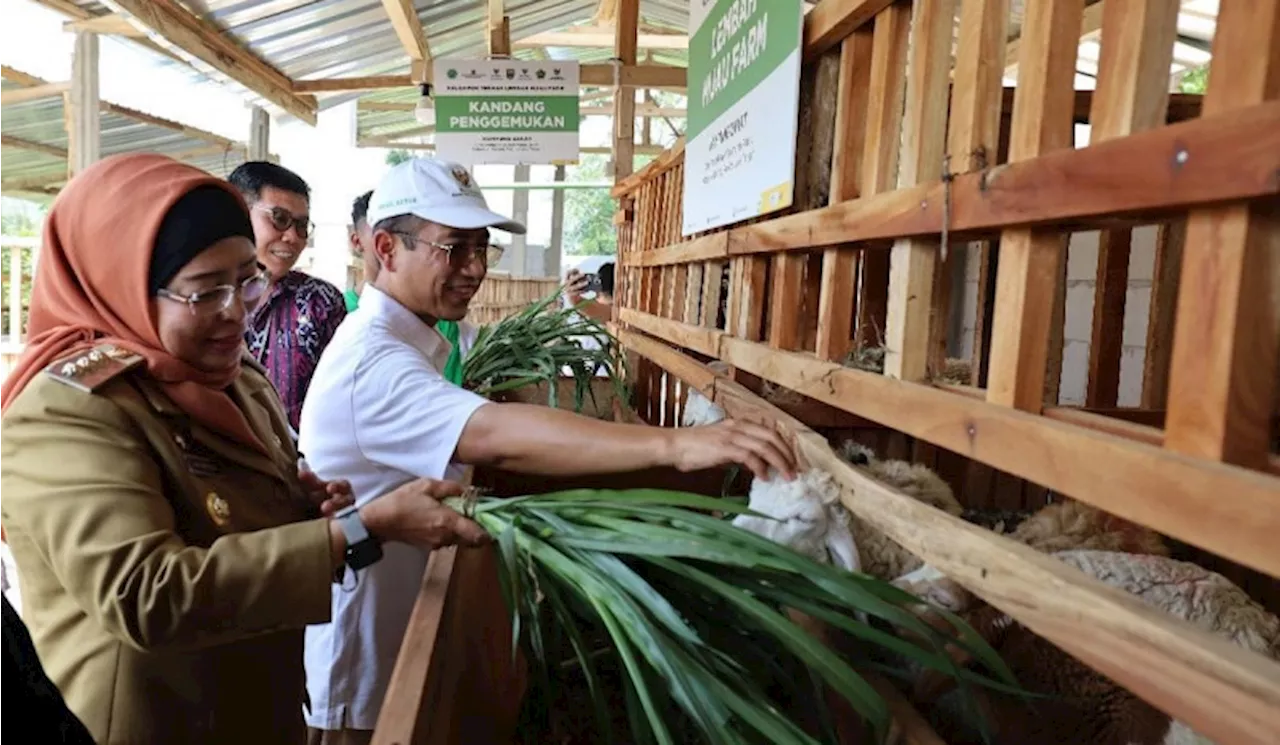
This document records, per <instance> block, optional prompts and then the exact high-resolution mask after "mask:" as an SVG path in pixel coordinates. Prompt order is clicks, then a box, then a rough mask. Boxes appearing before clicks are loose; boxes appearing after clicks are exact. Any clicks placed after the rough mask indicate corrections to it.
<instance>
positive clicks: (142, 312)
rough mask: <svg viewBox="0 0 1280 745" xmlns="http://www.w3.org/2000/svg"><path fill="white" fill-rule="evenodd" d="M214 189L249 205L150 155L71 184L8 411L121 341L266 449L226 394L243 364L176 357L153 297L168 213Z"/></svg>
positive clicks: (183, 403) (244, 438)
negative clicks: (221, 365) (152, 275)
mask: <svg viewBox="0 0 1280 745" xmlns="http://www.w3.org/2000/svg"><path fill="white" fill-rule="evenodd" d="M210 185H211V186H216V187H219V188H222V189H225V190H227V191H228V192H230V193H232V194H235V196H236V199H238V200H241V203H242V204H243V200H242V199H241V197H240V195H239V194H237V193H236V191H235V189H234V188H233V187H232V186H231V185H230V184H228V183H227V182H225V181H222V180H221V179H218V178H215V177H213V176H210V175H209V174H207V173H205V172H204V171H201V170H200V169H198V168H194V167H192V166H188V165H185V164H182V163H179V162H178V161H176V160H173V159H171V158H168V157H165V156H163V155H156V154H151V153H145V154H127V155H116V156H112V157H109V158H106V159H103V160H101V161H98V162H97V163H95V164H93V165H92V166H90V167H89V168H86V169H85V170H84V171H83V172H81V173H80V174H79V175H78V176H76V177H75V178H74V179H72V180H71V182H70V183H68V184H67V186H66V187H65V188H64V189H63V190H62V192H61V193H60V194H59V195H58V198H57V199H56V200H54V203H53V209H51V210H50V211H49V216H48V218H47V219H46V220H45V224H44V238H43V241H42V243H41V247H40V259H39V263H38V264H37V266H38V268H37V270H36V276H35V284H34V286H33V287H32V290H31V311H30V318H29V320H28V330H27V339H28V341H27V348H26V350H25V351H24V352H23V354H22V357H21V358H20V359H19V360H18V363H17V366H16V367H15V368H14V370H13V372H12V373H10V375H9V377H8V379H7V380H5V382H4V390H3V392H2V395H0V406H2V407H3V408H4V409H8V408H9V404H10V403H11V402H12V401H13V400H14V399H15V398H17V396H18V394H19V393H21V392H22V389H23V388H24V387H26V385H27V383H29V382H31V380H32V378H34V377H35V376H36V375H38V374H40V372H41V371H42V370H44V369H45V368H46V367H48V366H49V365H50V364H52V363H53V362H54V361H55V360H58V359H59V358H62V357H65V356H68V355H71V354H75V353H77V352H80V351H84V350H87V349H90V348H92V347H93V346H95V345H98V344H103V343H112V344H115V345H116V346H118V347H121V348H123V349H128V350H130V351H132V352H136V353H137V354H140V355H142V356H143V357H144V358H145V359H146V365H147V372H148V373H149V374H150V375H151V377H152V378H154V379H155V380H157V381H159V382H160V383H161V384H162V385H163V387H164V390H165V392H166V393H167V394H168V396H169V397H170V398H171V399H173V401H174V403H176V404H177V405H178V406H179V407H181V408H182V410H183V411H185V412H186V413H187V414H188V415H189V416H190V417H191V418H192V419H194V420H196V421H198V422H199V423H201V424H203V425H205V426H207V427H209V428H210V429H213V430H216V431H218V432H219V433H221V434H223V435H226V436H227V437H230V438H232V439H234V440H237V441H239V442H242V443H244V444H246V445H249V446H250V447H253V448H255V449H257V450H259V451H261V452H264V453H265V452H267V451H266V449H265V447H264V446H263V444H262V442H261V440H260V438H259V437H258V436H257V435H255V434H254V432H253V429H252V428H250V426H249V423H248V420H247V419H246V418H245V416H244V413H243V412H241V410H240V408H239V407H238V406H236V404H235V402H234V401H232V400H231V397H230V396H229V395H227V393H226V390H225V389H226V388H227V387H228V386H229V385H231V383H232V382H233V381H235V379H236V378H237V377H238V376H239V375H240V362H239V360H237V361H236V363H235V364H234V365H233V366H231V367H228V368H227V369H225V370H219V371H217V372H205V371H202V370H197V369H195V368H194V367H192V366H190V365H188V364H187V363H185V362H183V361H182V360H180V359H178V358H176V357H174V356H172V355H170V354H169V353H168V352H167V351H165V349H164V346H163V345H162V344H161V342H160V337H159V334H158V332H157V331H156V319H155V317H154V316H153V314H152V305H151V298H150V295H149V293H148V291H147V278H148V273H149V272H150V269H151V253H152V250H153V249H154V247H155V240H156V235H157V233H158V232H159V230H160V224H161V221H163V220H164V217H165V214H166V213H168V211H169V209H170V208H171V207H172V206H173V205H174V203H175V202H177V201H178V199H180V198H181V197H182V196H183V195H185V194H186V193H187V192H189V191H191V190H192V189H195V188H196V187H198V186H210ZM246 212H247V208H246Z"/></svg>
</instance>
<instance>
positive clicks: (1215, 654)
mask: <svg viewBox="0 0 1280 745" xmlns="http://www.w3.org/2000/svg"><path fill="white" fill-rule="evenodd" d="M638 336H641V335H639V334H628V335H627V336H626V338H625V339H623V345H624V346H625V347H627V348H628V349H633V350H634V351H637V352H638V353H640V354H641V355H642V356H645V357H646V358H648V359H652V360H654V361H655V362H656V363H657V364H658V365H659V366H661V367H663V368H665V369H667V370H669V371H671V372H672V374H674V375H677V376H678V377H680V378H681V379H682V380H686V381H689V380H692V381H695V382H694V383H692V385H694V386H695V387H699V386H700V387H701V389H703V390H705V389H707V388H710V389H711V397H712V398H713V400H714V401H715V402H716V403H717V404H719V405H721V406H722V407H724V409H725V410H726V412H727V413H728V414H729V416H731V417H733V418H737V419H746V420H749V421H755V422H757V423H761V424H765V425H766V426H769V425H771V426H774V427H776V428H778V429H779V431H780V432H781V433H782V434H783V435H784V436H785V437H786V439H787V440H788V441H789V442H791V443H792V445H793V447H794V448H795V450H796V451H797V455H798V456H799V457H800V459H801V460H802V461H803V462H805V463H806V464H807V465H808V466H810V467H814V468H820V469H822V470H824V471H826V472H827V473H830V474H831V475H832V476H834V477H835V479H836V481H837V482H838V483H839V484H840V485H841V494H840V497H841V501H842V502H843V503H844V505H845V506H846V507H847V508H848V509H849V510H850V511H851V512H853V513H854V514H855V515H857V516H858V517H859V518H861V519H863V520H865V521H867V522H868V524H870V525H873V526H874V527H875V528H877V529H878V530H880V531H882V532H883V533H884V534H885V535H886V536H888V537H889V538H890V539H891V540H893V541H895V542H897V543H899V544H900V545H902V546H903V547H904V548H906V549H907V550H909V551H911V552H912V553H913V554H915V555H917V556H919V557H921V558H922V559H923V560H924V561H925V562H927V563H928V564H929V565H931V566H933V567H935V568H937V569H939V570H941V571H942V572H944V573H945V574H947V575H948V576H949V577H951V578H952V579H954V580H956V581H958V582H960V583H961V584H963V585H964V586H965V587H966V588H968V589H969V590H971V591H973V592H975V593H977V594H978V595H979V596H980V597H982V598H983V599H984V600H985V601H987V602H988V603H991V604H992V605H994V606H995V607H997V608H999V609H1000V610H1002V611H1004V612H1005V613H1007V614H1009V616H1011V617H1012V618H1013V619H1015V620H1017V621H1018V622H1020V623H1022V624H1024V625H1026V626H1027V627H1028V628H1030V629H1031V630H1032V631H1034V632H1035V633H1037V634H1039V635H1041V636H1043V637H1045V638H1046V639H1048V640H1049V641H1050V642H1052V643H1053V644H1056V645H1058V646H1059V647H1061V648H1062V649H1064V650H1065V651H1067V652H1068V653H1070V654H1072V655H1074V656H1076V657H1078V658H1079V659H1080V660H1082V661H1083V662H1085V663H1086V664H1088V665H1090V666H1092V667H1094V668H1096V669H1097V670H1099V671H1100V672H1102V673H1103V674H1105V675H1108V676H1109V677H1111V678H1113V679H1114V680H1115V681H1116V682H1118V683H1120V684H1121V685H1123V686H1125V687H1127V688H1128V689H1130V690H1132V691H1133V692H1134V693H1136V694H1137V695H1139V696H1141V697H1143V698H1145V699H1147V700H1148V701H1150V702H1151V703H1152V704H1154V705H1155V706H1157V707H1159V708H1161V709H1162V710H1164V711H1166V712H1168V713H1169V714H1170V715H1171V716H1176V717H1177V718H1178V719H1180V720H1182V721H1185V722H1186V723H1188V724H1189V725H1190V726H1192V727H1194V728H1195V729H1196V731H1198V732H1202V733H1205V734H1206V735H1208V736H1210V737H1213V738H1215V739H1217V740H1219V741H1223V742H1232V741H1239V742H1254V741H1259V742H1261V741H1265V740H1266V738H1267V737H1269V736H1270V733H1271V732H1273V731H1275V729H1276V728H1277V727H1280V683H1278V682H1277V681H1280V665H1277V663H1276V662H1275V661H1273V660H1269V659H1266V658H1264V657H1263V656H1262V655H1259V654H1257V653H1254V652H1251V651H1248V650H1245V649H1242V648H1241V647H1239V646H1237V645H1236V644H1234V643H1232V642H1231V641H1229V640H1226V639H1222V638H1220V637H1218V636H1216V635H1214V634H1211V633H1209V632H1207V631H1204V630H1201V629H1199V628H1196V627H1194V626H1192V625H1191V624H1189V623H1187V622H1185V621H1182V620H1180V619H1175V618H1172V617H1170V616H1169V614H1167V613H1165V612H1163V611H1161V610H1159V609H1156V608H1152V607H1150V606H1148V605H1147V604H1145V603H1144V602H1142V601H1141V600H1139V599H1137V598H1134V597H1132V596H1131V595H1129V594H1127V593H1125V592H1124V591H1122V590H1119V589H1117V588H1114V587H1110V586H1108V585H1105V584H1103V583H1102V582H1099V581H1098V580H1095V579H1093V578H1091V577H1087V576H1085V575H1083V574H1082V573H1080V572H1079V571H1078V570H1076V569H1074V568H1071V567H1069V566H1066V565H1064V564H1063V563H1061V562H1059V561H1057V560H1056V559H1054V558H1053V557H1051V556H1046V555H1044V554H1042V553H1039V552H1037V551H1035V550H1033V549H1030V548H1028V547H1026V546H1023V545H1021V544H1019V543H1016V542H1015V541H1012V540H1010V539H1008V538H1006V537H1004V536H1000V535H996V534H993V533H991V532H990V531H988V530H985V529H983V528H980V527H977V526H974V525H971V524H969V523H966V522H964V521H963V520H961V519H959V518H957V517H953V516H951V515H947V514H945V513H943V512H942V511H941V510H938V509H935V508H933V507H930V506H927V505H925V504H923V503H921V502H920V501H918V500H916V499H914V498H912V497H910V496H908V495H906V494H903V493H901V492H899V491H898V490H896V489H895V488H893V487H891V486H888V485H886V484H883V483H881V482H879V481H876V480H875V479H872V478H870V477H869V476H867V475H866V474H865V472H863V471H861V470H859V469H857V468H854V467H852V466H850V465H849V464H848V463H846V462H844V461H843V460H841V459H840V458H839V457H838V456H837V455H836V454H835V453H834V452H833V451H832V449H831V446H830V444H829V443H828V442H827V441H826V439H825V438H823V437H821V436H820V435H818V434H817V433H815V432H813V431H812V430H810V429H809V428H808V427H806V426H804V425H803V424H802V423H800V422H798V421H796V420H795V419H794V418H792V417H790V416H788V415H786V414H785V413H783V412H781V411H780V410H778V409H777V407H774V406H771V405H770V404H768V403H767V402H765V401H763V400H761V399H760V398H759V397H757V396H755V395H754V394H752V393H751V392H750V391H747V390H746V389H744V388H743V387H742V386H740V385H737V384H736V383H734V382H732V381H730V380H728V379H727V378H725V377H723V376H720V375H716V374H715V373H714V372H713V371H711V370H710V369H709V368H707V367H706V366H705V365H701V364H699V363H697V362H696V361H694V360H693V359H691V358H689V357H688V356H687V355H683V354H681V353H680V352H678V351H676V350H673V349H670V348H669V347H666V346H665V345H663V344H661V343H659V342H656V341H653V340H651V339H644V338H643V337H641V339H640V340H639V343H638V344H637V345H636V346H632V344H633V343H635V342H637V341H638V340H637V339H636V337H638ZM725 342H726V343H727V344H731V345H732V346H734V347H740V348H742V349H744V350H745V349H759V348H760V347H761V345H758V344H750V343H746V342H741V341H740V340H733V339H728V338H726V339H725ZM651 353H653V354H654V356H649V355H650V354H651ZM761 354H762V355H767V356H769V357H772V358H786V359H793V358H803V357H802V356H801V355H796V354H793V353H785V352H776V351H771V350H764V352H762V353H761ZM742 357H743V358H746V355H745V354H744V355H742ZM735 364H736V363H735ZM814 364H815V365H822V366H824V367H833V366H831V365H827V364H825V363H820V362H816V361H815V362H814ZM757 367H758V366H757ZM769 367H770V369H771V370H772V371H773V373H774V374H773V375H770V376H766V377H769V379H775V382H776V377H777V375H778V373H780V372H781V371H782V369H783V368H781V367H778V366H773V365H770V366H769ZM845 372H851V373H854V374H855V375H856V376H858V377H862V378H868V379H872V378H874V379H876V380H878V381H879V383H880V384H882V385H884V386H886V387H892V388H903V389H909V388H921V389H924V390H929V389H928V388H925V387H924V386H918V385H915V384H910V383H902V382H897V381H892V380H890V379H887V378H884V377H883V376H879V375H871V374H868V373H856V372H855V371H845ZM806 377H807V376H806ZM812 383H813V385H814V386H815V387H824V386H825V385H826V378H823V379H822V380H819V379H818V378H813V379H812ZM784 385H785V384H784ZM934 393H935V394H937V395H938V396H941V397H947V396H952V397H954V398H956V399H959V400H963V401H967V402H968V403H969V404H970V405H972V406H975V407H981V408H985V409H995V407H993V406H991V405H988V404H984V403H982V402H980V401H975V400H973V399H966V398H963V397H958V396H953V394H946V393H941V392H936V391H935V392H934ZM921 405H922V404H921ZM912 410H913V411H914V408H913V409H912ZM996 411H997V412H998V413H999V414H1000V415H1001V416H1004V417H1010V418H1013V419H1031V420H1034V421H1038V422H1041V423H1043V424H1047V425H1049V428H1050V429H1053V430H1067V431H1070V430H1078V429H1079V428H1078V427H1071V426H1069V425H1063V424H1060V423H1056V422H1045V421H1044V420H1043V419H1041V418H1039V417H1032V416H1029V415H1026V414H1022V413H1020V412H1016V411H1012V410H1007V409H1005V410H998V409H997V410H996ZM901 418H902V412H901V411H900V412H898V414H897V415H896V416H895V419H901ZM966 421H969V422H971V423H970V425H969V426H970V428H972V427H974V426H975V425H974V424H973V422H975V421H977V420H966ZM1086 437H1089V438H1097V439H1107V438H1106V436H1103V435H1095V434H1091V433H1090V434H1087V435H1086ZM1129 446H1130V447H1133V446H1132V445H1129ZM961 452H963V451H961ZM1198 467H1199V468H1203V467H1205V466H1203V465H1199V466H1198ZM1210 468H1212V467H1210ZM1055 470H1061V471H1072V469H1055ZM1077 473H1078V472H1077ZM1097 473H1098V474H1099V475H1098V476H1097V479H1098V480H1100V481H1101V480H1104V479H1105V476H1104V475H1103V474H1105V473H1106V471H1105V470H1103V471H1098V472H1097ZM1272 496H1273V497H1274V495H1272ZM993 567H999V568H1000V571H993V570H992V568H993ZM1049 587H1051V588H1054V589H1053V592H1046V591H1045V588H1049ZM1081 623H1085V624H1086V625H1087V626H1088V628H1090V629H1091V630H1092V631H1091V633H1089V634H1086V635H1081V634H1080V633H1079V629H1080V624H1081ZM1207 690H1213V691H1216V692H1217V693H1215V695H1214V697H1213V698H1211V699H1210V698H1206V696H1205V695H1204V693H1205V691H1207Z"/></svg>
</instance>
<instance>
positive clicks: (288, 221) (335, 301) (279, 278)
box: [228, 161, 347, 430]
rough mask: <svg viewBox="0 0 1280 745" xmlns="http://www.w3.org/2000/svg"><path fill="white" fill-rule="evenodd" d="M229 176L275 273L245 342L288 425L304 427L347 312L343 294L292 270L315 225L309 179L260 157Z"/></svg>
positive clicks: (261, 257)
mask: <svg viewBox="0 0 1280 745" xmlns="http://www.w3.org/2000/svg"><path fill="white" fill-rule="evenodd" d="M228 180H229V181H230V182H231V183H232V184H233V185H234V186H235V187H236V188H237V189H239V190H240V193H241V194H243V195H244V198H245V201H246V202H248V203H249V215H250V218H251V219H252V221H253V235H254V240H255V242H256V243H257V248H258V261H259V262H260V263H261V264H262V265H263V266H264V267H265V268H266V271H267V273H268V274H269V275H270V277H271V288H270V289H269V290H268V291H267V295H266V297H264V298H263V299H262V301H261V302H260V303H259V304H258V307H256V308H254V309H253V312H252V314H251V315H250V316H249V324H248V330H247V331H246V333H245V342H246V343H247V344H248V347H249V353H250V354H252V355H253V357H254V358H255V359H257V360H258V362H260V363H262V366H263V367H265V368H266V369H267V376H268V377H269V378H270V379H271V382H272V383H273V384H275V387H276V390H277V391H279V392H280V398H281V400H283V401H284V408H285V411H286V412H287V413H288V415H289V425H290V426H292V427H293V428H294V430H297V428H298V417H299V416H301V414H302V401H303V399H304V398H305V397H306V395H307V387H308V386H309V385H310V384H311V375H312V373H313V372H315V369H316V363H317V362H319V361H320V353H321V352H322V351H324V348H325V346H326V345H328V343H329V340H330V339H331V338H333V332H334V331H336V330H337V328H338V324H339V323H342V319H343V318H345V317H346V315H347V310H346V307H345V305H344V302H343V298H342V291H341V290H339V289H338V288H337V287H335V286H334V285H332V284H330V283H328V282H325V281H324V280H322V279H319V278H316V277H312V276H310V275H308V274H303V273H302V272H296V271H294V270H293V265H294V264H296V263H297V262H298V257H299V256H300V255H301V254H302V249H304V248H306V245H307V237H308V236H309V235H310V234H311V231H312V230H313V229H314V228H315V225H314V223H312V222H311V215H310V213H311V205H310V200H311V189H310V188H309V187H308V186H307V182H305V181H303V180H302V178H301V177H299V176H298V175H297V174H296V173H294V172H293V171H290V170H288V169H287V168H282V167H280V166H278V165H276V164H274V163H266V162H260V161H259V162H250V163H245V164H244V165H242V166H240V167H239V168H237V169H236V170H235V171H233V172H232V173H231V176H230V177H229V178H228Z"/></svg>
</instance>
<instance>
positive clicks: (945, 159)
mask: <svg viewBox="0 0 1280 745" xmlns="http://www.w3.org/2000/svg"><path fill="white" fill-rule="evenodd" d="M955 180H956V175H955V174H954V173H952V172H951V154H950V153H947V154H945V155H943V156H942V239H941V241H940V242H939V243H940V246H939V248H940V252H941V254H942V262H943V263H944V264H945V263H946V261H947V244H948V242H949V240H950V238H951V236H950V232H951V182H952V181H955Z"/></svg>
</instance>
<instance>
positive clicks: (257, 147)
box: [248, 106, 271, 160]
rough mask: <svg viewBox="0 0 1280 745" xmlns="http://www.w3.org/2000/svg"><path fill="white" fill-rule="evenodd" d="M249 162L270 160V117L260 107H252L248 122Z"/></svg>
mask: <svg viewBox="0 0 1280 745" xmlns="http://www.w3.org/2000/svg"><path fill="white" fill-rule="evenodd" d="M248 158H249V160H269V159H270V158H271V117H270V116H267V112H266V110H265V109H263V108H262V107H261V106H254V107H253V110H252V118H251V119H250V120H249V153H248Z"/></svg>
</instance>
